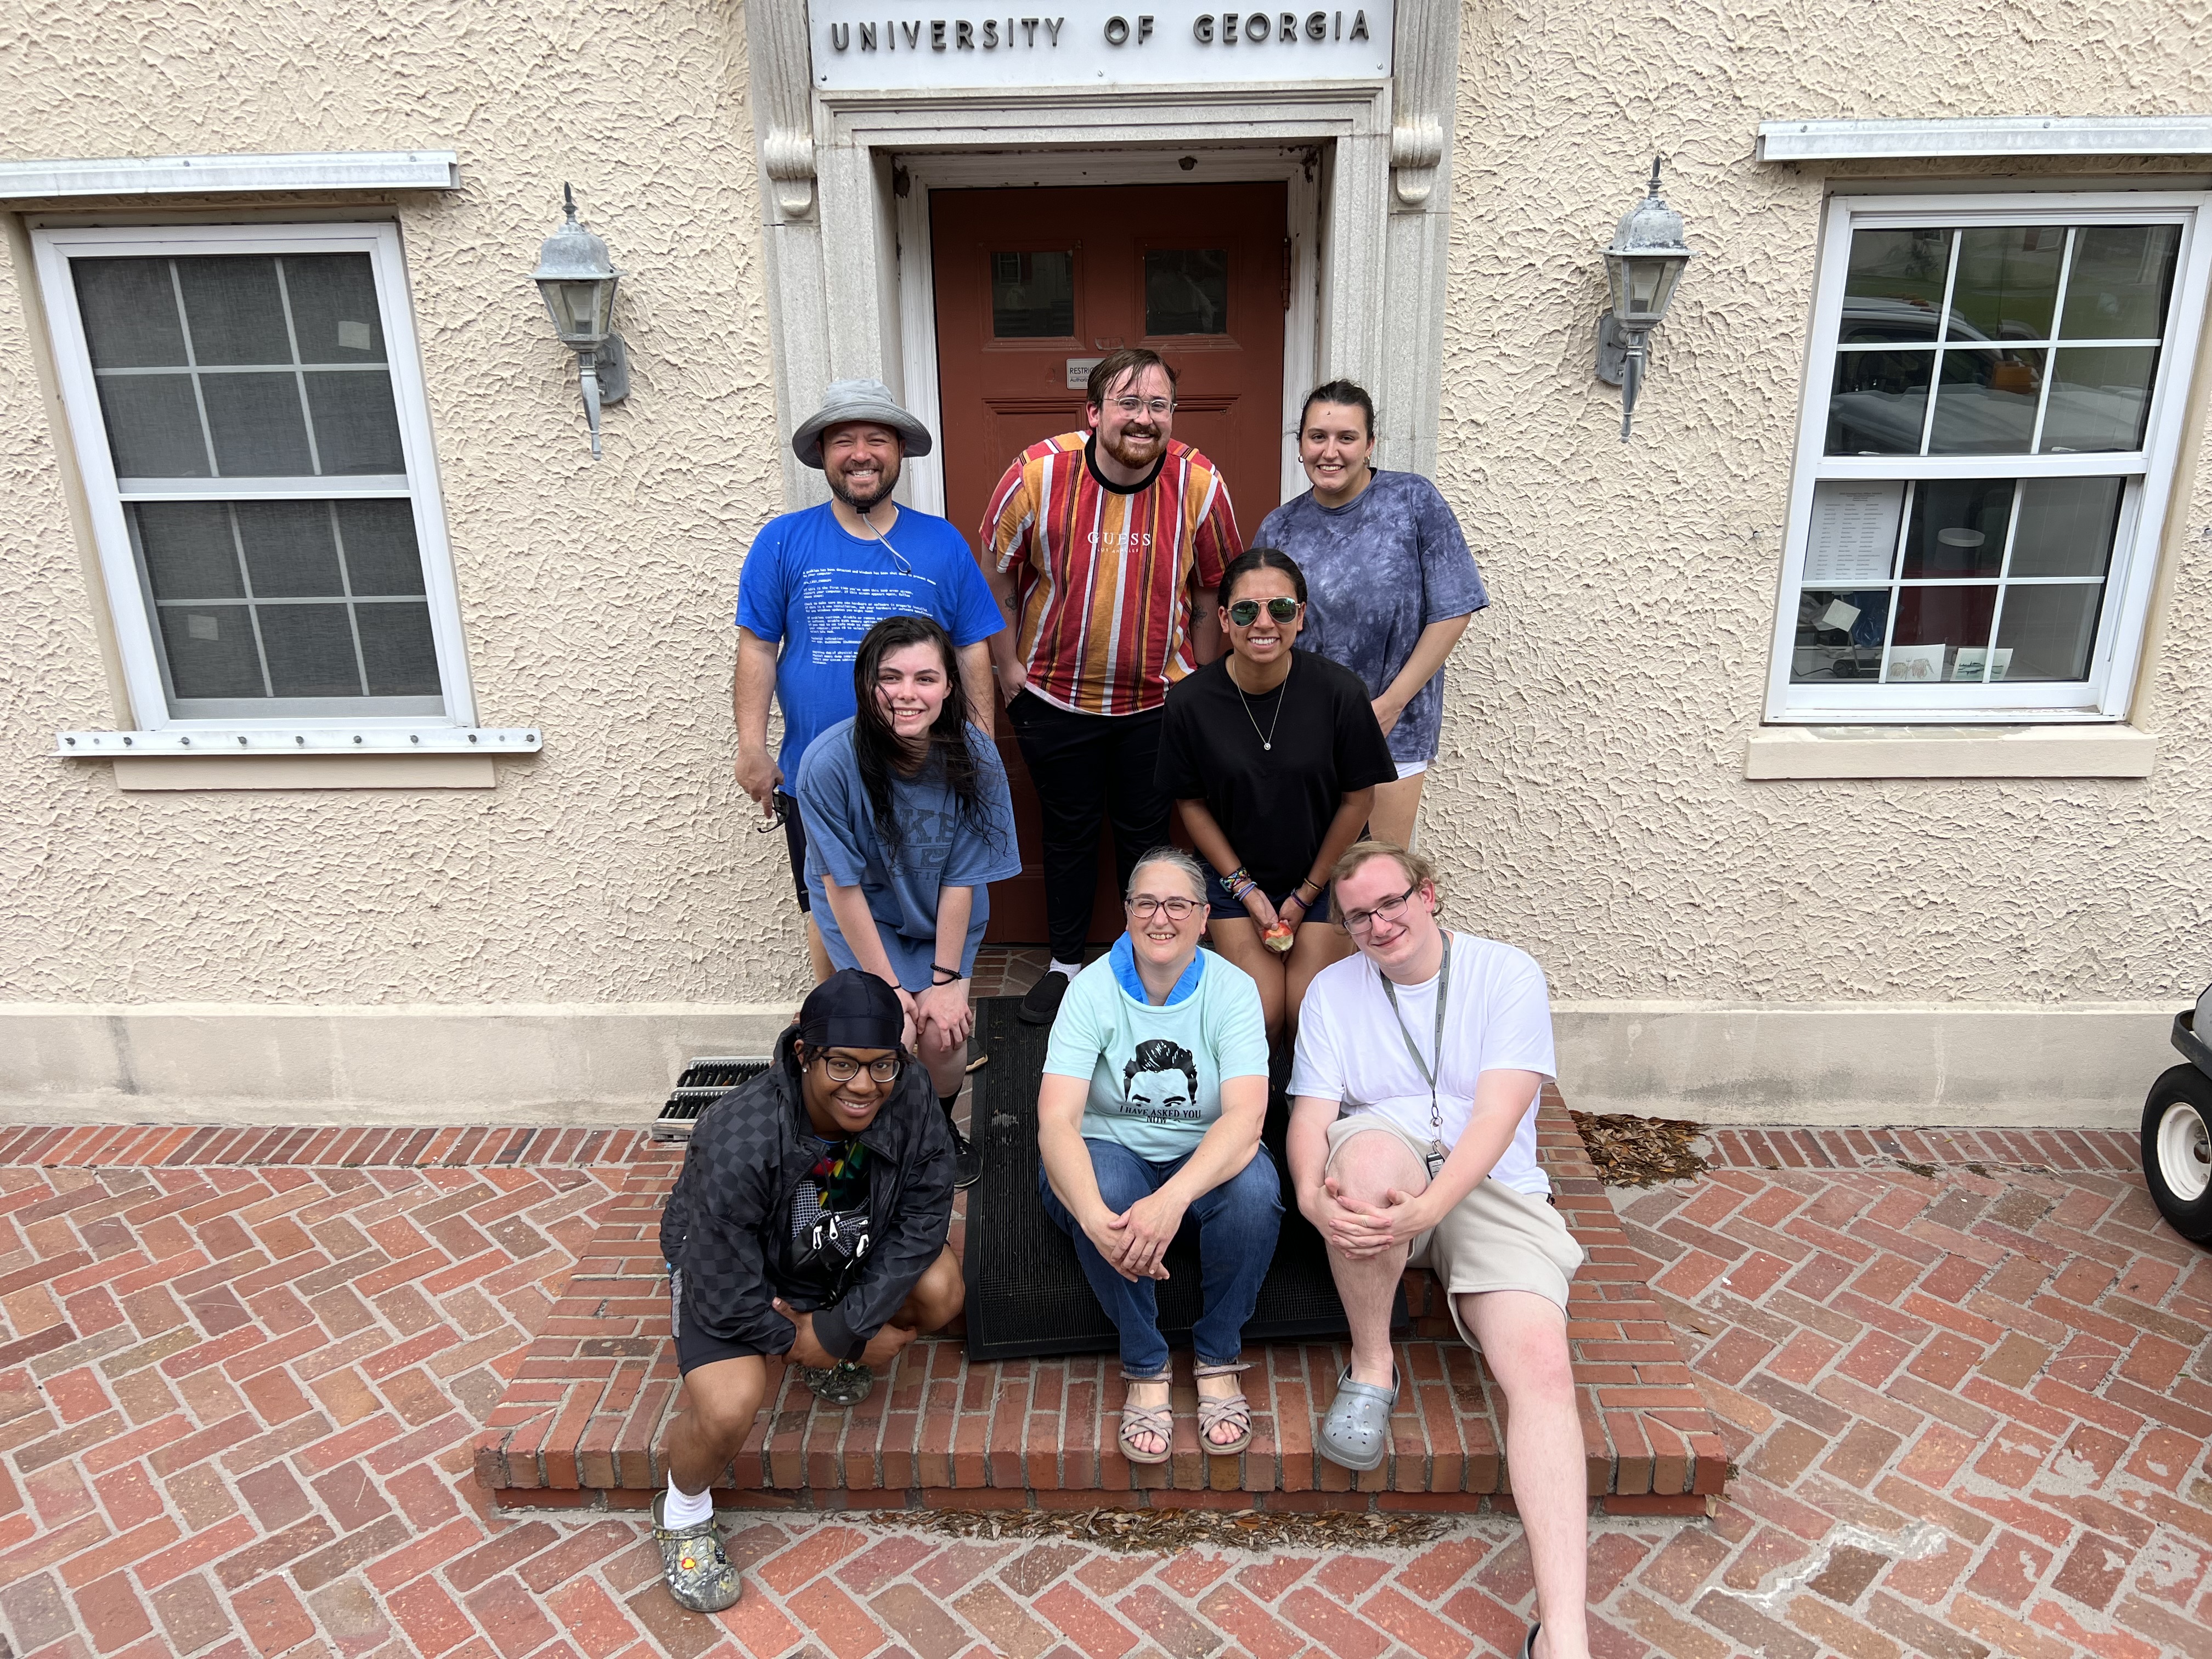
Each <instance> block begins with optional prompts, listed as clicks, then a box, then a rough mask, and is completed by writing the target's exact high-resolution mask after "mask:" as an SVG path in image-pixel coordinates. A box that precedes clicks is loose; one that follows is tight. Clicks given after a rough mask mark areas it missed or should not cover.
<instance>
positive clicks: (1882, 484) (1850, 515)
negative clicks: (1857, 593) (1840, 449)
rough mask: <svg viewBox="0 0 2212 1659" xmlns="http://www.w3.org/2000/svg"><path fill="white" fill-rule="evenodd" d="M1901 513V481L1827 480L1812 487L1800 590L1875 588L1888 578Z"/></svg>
mask: <svg viewBox="0 0 2212 1659" xmlns="http://www.w3.org/2000/svg"><path fill="white" fill-rule="evenodd" d="M1904 513H1905V484H1904V481H1903V480H1901V479H1890V478H1882V479H1871V480H1861V479H1857V478H1852V479H1829V480H1826V481H1825V482H1823V483H1818V484H1815V485H1814V487H1813V524H1812V528H1811V529H1810V531H1809V532H1808V533H1807V535H1806V538H1805V586H1808V587H1845V588H1856V587H1875V586H1880V585H1881V584H1882V583H1884V582H1886V581H1887V580H1889V568H1890V561H1891V560H1892V559H1893V558H1894V557H1895V556H1896V555H1897V526H1898V521H1899V519H1901V518H1902V517H1903V516H1904Z"/></svg>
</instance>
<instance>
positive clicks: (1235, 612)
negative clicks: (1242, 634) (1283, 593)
mask: <svg viewBox="0 0 2212 1659" xmlns="http://www.w3.org/2000/svg"><path fill="white" fill-rule="evenodd" d="M1267 614H1268V615H1269V616H1271V617H1273V618H1274V619H1275V620H1276V621H1277V622H1279V623H1286V622H1288V621H1290V619H1291V617H1295V616H1297V614H1298V601H1297V600H1296V599H1270V600H1268V601H1267ZM1229 620H1230V621H1231V622H1233V623H1236V624H1237V626H1238V627H1239V628H1249V627H1250V626H1251V625H1252V624H1253V623H1255V622H1257V621H1259V620H1260V601H1259V600H1257V599H1239V600H1237V603H1236V604H1234V605H1231V606H1230V607H1229Z"/></svg>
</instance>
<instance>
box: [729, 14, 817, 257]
mask: <svg viewBox="0 0 2212 1659" xmlns="http://www.w3.org/2000/svg"><path fill="white" fill-rule="evenodd" d="M745 46H746V55H747V57H748V58H750V72H749V74H748V75H747V76H746V82H747V85H748V87H749V88H750V91H751V94H752V103H753V129H754V131H755V133H756V134H757V137H758V140H759V143H760V155H761V171H762V172H763V173H766V174H767V175H768V179H769V192H770V193H771V194H772V195H773V196H774V197H775V207H776V211H777V213H778V214H780V215H781V216H782V217H783V218H785V219H805V218H809V217H811V216H812V214H813V212H814V181H815V171H814V115H813V111H812V109H811V107H810V105H809V100H810V96H811V91H812V87H813V76H814V70H813V57H812V53H811V51H810V49H809V46H808V42H807V38H806V4H805V0H745Z"/></svg>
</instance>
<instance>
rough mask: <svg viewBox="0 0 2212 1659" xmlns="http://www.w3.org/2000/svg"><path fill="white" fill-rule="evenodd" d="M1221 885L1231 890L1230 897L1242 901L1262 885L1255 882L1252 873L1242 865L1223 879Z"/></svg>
mask: <svg viewBox="0 0 2212 1659" xmlns="http://www.w3.org/2000/svg"><path fill="white" fill-rule="evenodd" d="M1221 884H1222V885H1223V886H1224V887H1226V888H1227V889H1228V890H1229V896H1230V897H1231V898H1233V899H1238V900H1241V899H1243V896H1244V895H1245V894H1247V893H1249V892H1250V891H1251V890H1253V889H1254V888H1255V887H1257V886H1258V885H1259V883H1258V882H1256V881H1255V880H1253V879H1252V877H1251V873H1250V872H1249V871H1247V870H1246V869H1245V868H1244V866H1243V865H1241V864H1240V865H1238V866H1237V867H1236V868H1235V869H1234V870H1231V872H1229V873H1228V874H1227V875H1225V876H1224V877H1223V878H1221Z"/></svg>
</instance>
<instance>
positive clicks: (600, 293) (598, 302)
mask: <svg viewBox="0 0 2212 1659" xmlns="http://www.w3.org/2000/svg"><path fill="white" fill-rule="evenodd" d="M561 195H562V200H563V201H564V202H566V204H568V222H567V223H566V224H564V225H562V227H561V228H560V229H558V230H556V231H555V232H554V233H553V234H551V235H550V236H549V237H547V238H546V239H545V245H544V246H543V247H541V248H539V249H538V269H537V270H534V271H532V272H531V274H530V275H531V280H532V281H533V282H534V283H537V284H538V293H539V294H540V295H543V296H544V301H545V310H546V313H547V314H548V315H550V317H551V318H552V319H553V331H554V332H555V333H556V334H557V335H559V336H560V337H561V343H562V345H564V346H566V347H568V349H569V350H571V351H573V352H574V353H575V354H576V375H577V380H578V381H579V382H580V385H581V386H582V388H583V393H584V418H585V419H586V420H587V421H589V422H591V426H592V459H593V460H597V459H599V406H600V405H601V404H618V403H620V402H621V401H622V400H623V398H627V397H629V347H628V346H626V345H624V344H623V337H622V336H621V335H619V334H617V333H616V332H615V331H614V325H613V320H612V319H613V317H614V309H615V285H616V284H617V283H619V282H621V281H622V272H620V271H619V270H616V269H615V268H614V266H613V265H612V264H611V263H610V262H609V261H608V258H607V245H606V244H605V242H604V241H602V240H599V238H598V237H596V236H594V235H592V233H591V232H590V231H589V230H588V229H586V228H585V227H584V226H582V225H580V224H578V223H577V222H576V192H575V191H574V190H572V189H570V188H569V187H568V185H562V186H561Z"/></svg>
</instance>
